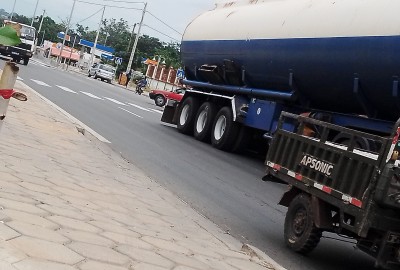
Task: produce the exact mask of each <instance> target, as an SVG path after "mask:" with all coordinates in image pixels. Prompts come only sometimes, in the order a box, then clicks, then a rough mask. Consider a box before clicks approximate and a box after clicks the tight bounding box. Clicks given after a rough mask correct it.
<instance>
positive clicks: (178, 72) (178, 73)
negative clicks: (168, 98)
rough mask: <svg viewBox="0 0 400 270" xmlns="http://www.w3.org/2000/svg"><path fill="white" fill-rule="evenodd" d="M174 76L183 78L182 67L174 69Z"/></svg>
mask: <svg viewBox="0 0 400 270" xmlns="http://www.w3.org/2000/svg"><path fill="white" fill-rule="evenodd" d="M176 77H178V78H179V79H183V78H185V71H184V70H183V69H181V68H180V69H178V70H177V71H176Z"/></svg>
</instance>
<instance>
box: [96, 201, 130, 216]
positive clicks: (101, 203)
mask: <svg viewBox="0 0 400 270" xmlns="http://www.w3.org/2000/svg"><path fill="white" fill-rule="evenodd" d="M93 202H94V203H95V204H97V205H98V206H100V207H101V208H106V209H110V210H112V211H116V212H120V213H125V214H126V213H128V210H127V209H126V208H124V207H122V206H121V205H124V203H125V202H120V204H121V205H118V204H115V203H109V202H105V201H101V200H95V201H93Z"/></svg>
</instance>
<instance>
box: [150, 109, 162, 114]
mask: <svg viewBox="0 0 400 270" xmlns="http://www.w3.org/2000/svg"><path fill="white" fill-rule="evenodd" d="M149 110H152V111H153V112H156V113H159V114H163V112H162V111H159V110H155V109H151V108H149Z"/></svg>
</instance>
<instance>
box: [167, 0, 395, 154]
mask: <svg viewBox="0 0 400 270" xmlns="http://www.w3.org/2000/svg"><path fill="white" fill-rule="evenodd" d="M399 9H400V1H397V0H379V1H378V0H350V1H349V0H337V1H328V0H318V1H315V0H280V1H276V0H258V1H250V0H247V1H229V2H228V3H221V4H217V5H216V8H215V9H214V10H211V11H208V12H206V13H204V14H202V15H200V16H198V17H197V18H195V19H194V20H193V21H192V22H191V23H190V24H189V25H188V26H187V28H186V30H185V33H184V35H183V40H182V45H181V53H182V61H183V64H184V68H185V75H186V79H184V80H182V83H183V84H185V85H188V86H190V87H191V88H192V89H190V90H188V91H186V94H185V96H184V98H183V99H182V101H181V102H180V103H174V102H169V103H168V105H167V107H166V108H165V111H164V115H163V117H162V121H164V122H168V123H172V124H177V128H178V130H179V131H180V132H182V133H185V134H193V135H194V137H195V138H196V139H198V140H201V141H211V143H212V145H213V146H214V147H216V148H219V149H223V150H227V151H235V150H238V149H241V148H242V147H243V146H244V145H246V143H247V142H248V141H249V140H251V138H254V134H258V135H263V137H264V138H270V137H271V136H272V135H273V133H274V131H275V130H276V126H277V122H278V118H279V115H280V113H281V112H282V111H287V112H291V113H295V114H302V113H307V114H309V115H312V116H313V117H315V118H317V119H322V120H329V122H331V123H333V124H339V125H342V126H344V127H349V128H355V129H357V130H362V131H368V132H373V133H377V134H390V133H391V129H392V127H393V124H394V123H393V122H394V121H395V120H396V119H397V118H398V117H399V115H400V99H399V83H398V82H399V79H398V76H399V74H400V65H399V63H400V50H399V49H398V48H400V35H399V33H400V17H399V16H398V12H397V11H398V10H399ZM346 140H348V138H346V135H345V134H337V138H336V139H335V141H337V142H340V141H346ZM358 144H359V145H362V146H363V147H364V148H369V147H370V146H369V145H368V142H358Z"/></svg>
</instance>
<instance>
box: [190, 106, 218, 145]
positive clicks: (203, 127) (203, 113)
mask: <svg viewBox="0 0 400 270" xmlns="http://www.w3.org/2000/svg"><path fill="white" fill-rule="evenodd" d="M216 114H217V106H216V105H215V104H214V103H211V102H205V103H203V104H202V105H201V106H200V108H199V110H198V111H197V114H196V117H195V120H194V125H193V126H194V128H193V135H194V137H195V138H196V140H199V141H202V142H209V141H210V140H211V130H212V126H213V123H214V119H215V115H216Z"/></svg>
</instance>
